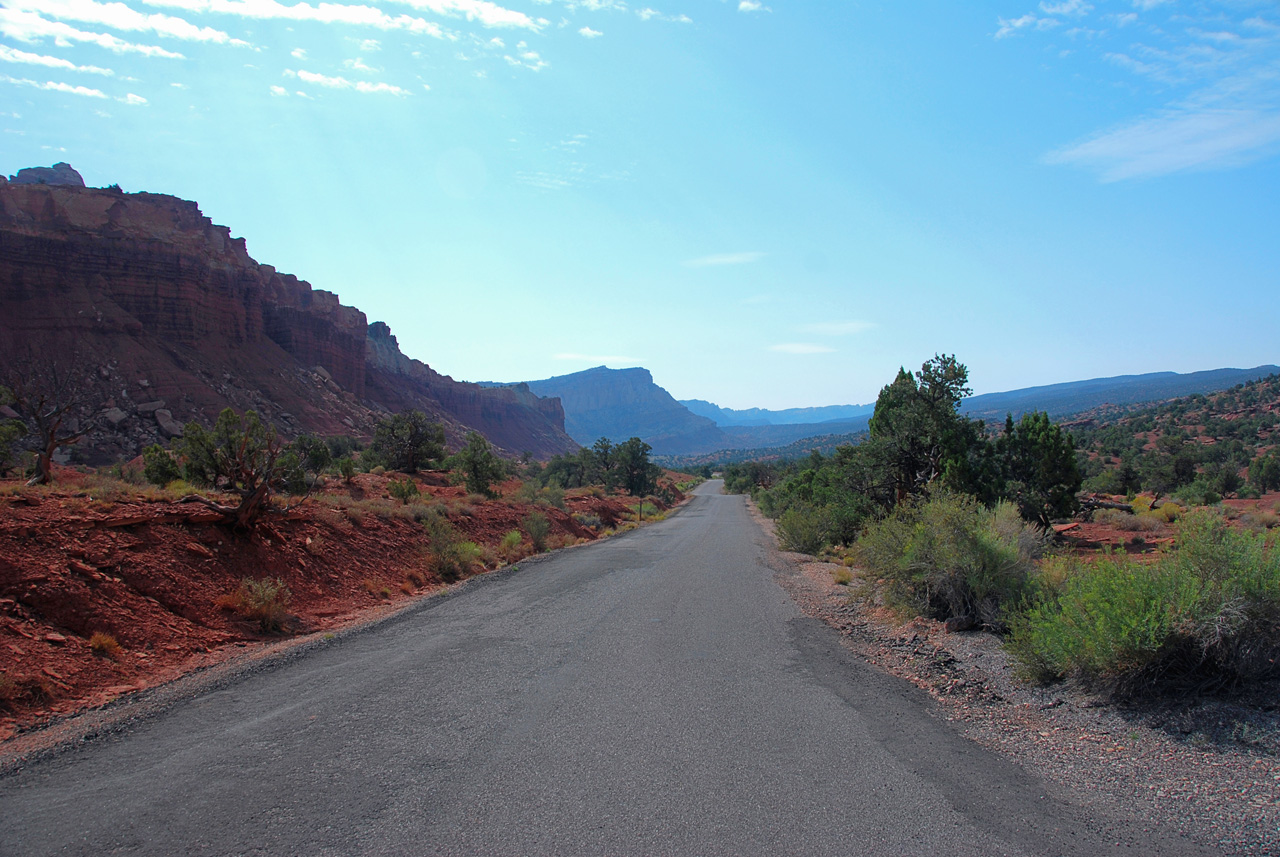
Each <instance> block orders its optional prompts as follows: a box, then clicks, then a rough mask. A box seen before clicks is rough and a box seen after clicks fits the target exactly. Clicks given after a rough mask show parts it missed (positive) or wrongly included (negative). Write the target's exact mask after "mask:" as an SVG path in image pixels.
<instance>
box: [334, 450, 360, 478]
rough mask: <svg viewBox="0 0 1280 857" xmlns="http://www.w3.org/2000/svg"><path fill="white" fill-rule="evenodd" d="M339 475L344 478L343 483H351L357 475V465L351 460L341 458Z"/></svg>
mask: <svg viewBox="0 0 1280 857" xmlns="http://www.w3.org/2000/svg"><path fill="white" fill-rule="evenodd" d="M337 467H338V473H339V474H340V475H341V476H342V481H343V482H347V483H350V482H351V480H352V479H354V478H355V475H356V463H355V462H354V461H352V460H351V458H350V457H349V456H348V457H344V458H339V459H338V462H337Z"/></svg>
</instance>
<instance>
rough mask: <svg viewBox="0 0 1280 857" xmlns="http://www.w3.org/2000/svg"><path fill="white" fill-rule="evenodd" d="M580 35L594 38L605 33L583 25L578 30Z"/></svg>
mask: <svg viewBox="0 0 1280 857" xmlns="http://www.w3.org/2000/svg"><path fill="white" fill-rule="evenodd" d="M578 35H580V36H584V37H586V38H588V39H594V38H596V37H597V36H603V35H604V33H602V32H600V31H599V30H593V29H591V28H590V27H583V28H582V29H581V30H578Z"/></svg>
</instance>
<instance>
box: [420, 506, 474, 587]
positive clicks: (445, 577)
mask: <svg viewBox="0 0 1280 857" xmlns="http://www.w3.org/2000/svg"><path fill="white" fill-rule="evenodd" d="M422 526H423V528H424V529H425V530H426V531H427V541H428V543H429V545H430V549H431V566H432V570H433V571H435V573H436V574H437V575H438V576H439V578H440V579H441V580H442V581H444V582H446V583H449V582H452V581H455V580H458V579H459V578H462V577H466V576H467V575H469V574H471V572H472V571H473V570H474V567H475V563H476V561H477V560H479V558H480V548H479V546H477V545H476V543H475V542H469V541H465V540H463V538H462V537H461V536H460V535H459V534H458V531H457V530H456V529H454V527H453V525H452V524H450V523H449V519H448V518H446V517H445V516H444V514H443V513H442V512H440V511H439V510H438V509H432V510H431V512H430V514H428V515H427V517H426V519H425V520H424V521H423V522H422Z"/></svg>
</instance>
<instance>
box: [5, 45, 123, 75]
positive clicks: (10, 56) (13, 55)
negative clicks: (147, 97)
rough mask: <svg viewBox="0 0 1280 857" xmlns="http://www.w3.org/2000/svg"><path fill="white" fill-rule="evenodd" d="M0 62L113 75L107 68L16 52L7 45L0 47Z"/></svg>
mask: <svg viewBox="0 0 1280 857" xmlns="http://www.w3.org/2000/svg"><path fill="white" fill-rule="evenodd" d="M0 60H3V61H4V62H12V63H25V64H27V65H39V66H44V67H46V68H60V69H63V70H65V71H76V72H82V73H85V74H101V75H106V76H107V77H110V76H112V75H114V74H115V72H114V71H112V70H111V69H109V68H99V67H98V66H96V65H76V64H75V63H73V62H71V60H64V59H62V58H61V57H47V56H43V55H41V54H32V53H27V52H26V51H20V50H16V49H14V48H11V47H8V46H7V45H0Z"/></svg>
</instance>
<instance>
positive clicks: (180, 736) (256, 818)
mask: <svg viewBox="0 0 1280 857" xmlns="http://www.w3.org/2000/svg"><path fill="white" fill-rule="evenodd" d="M719 490H720V483H718V482H709V483H706V484H705V485H703V486H702V487H701V488H700V489H699V490H698V492H697V495H696V496H695V498H694V499H693V500H692V501H691V503H690V504H689V505H688V506H687V507H686V508H685V509H683V510H682V511H681V512H680V513H679V514H677V515H675V516H674V517H673V518H672V519H670V520H668V521H665V522H662V523H659V524H656V525H653V526H650V527H647V528H644V529H642V530H639V531H636V532H634V533H631V534H628V535H626V536H623V537H619V538H616V539H610V540H607V541H604V542H601V543H599V544H596V545H592V546H589V547H583V548H577V549H574V550H569V551H563V552H561V553H559V554H557V555H555V556H553V557H550V558H546V559H542V560H539V561H536V562H532V563H526V564H525V566H524V568H522V569H521V570H520V571H518V572H516V573H509V574H500V575H493V576H490V577H487V578H480V579H476V580H474V581H472V582H471V583H470V584H468V585H467V586H465V587H463V588H462V589H461V590H460V591H458V592H457V593H456V594H453V595H450V596H447V597H442V598H437V599H432V600H428V601H425V602H424V603H423V606H422V607H420V608H418V609H414V610H411V611H409V612H407V613H405V614H401V615H400V616H398V617H397V618H395V619H393V620H390V621H388V622H384V623H382V624H380V625H377V626H375V627H372V628H370V629H368V630H365V631H362V632H360V633H357V634H353V635H348V636H345V637H340V638H338V639H337V640H335V641H333V642H332V643H329V644H328V645H325V646H321V647H319V648H318V649H315V650H313V651H310V652H308V653H306V654H305V655H303V656H299V657H296V658H288V659H284V660H283V662H281V663H279V664H276V665H273V666H271V667H269V668H266V669H263V670H260V671H257V672H255V673H251V674H249V675H247V676H244V677H242V678H240V679H238V680H235V681H233V682H231V683H229V684H228V685H226V686H224V687H221V688H215V689H213V690H212V691H208V692H203V693H200V694H197V695H195V696H193V697H191V698H189V699H186V700H183V701H181V702H178V703H177V704H175V705H173V706H171V707H169V708H167V709H166V710H164V711H162V712H161V713H159V714H158V715H157V716H155V717H153V718H151V719H148V720H146V721H143V722H141V723H137V724H134V725H131V726H128V727H127V728H125V729H124V730H123V731H120V732H117V733H115V734H110V735H107V736H103V737H100V738H98V739H96V740H93V741H89V742H87V743H84V744H82V745H80V746H78V747H74V748H72V749H68V750H65V751H63V752H60V753H58V754H56V755H53V756H52V757H49V758H45V759H43V760H41V761H39V762H37V763H35V764H32V765H30V766H28V767H27V768H25V769H23V770H20V771H17V772H15V773H12V774H10V775H8V776H6V777H4V778H2V779H0V854H4V855H43V854H84V855H105V854H134V853H138V854H164V855H180V854H210V855H214V854H217V855H223V854H227V855H229V854H236V855H240V854H299V855H352V854H370V855H383V854H385V855H415V854H422V855H428V854H477V855H508V854H511V855H516V854H529V855H536V854H555V855H574V854H600V855H604V854H619V855H629V854H646V855H666V854H671V855H722V854H723V855H739V854H741V855H748V854H770V855H772V854H833V855H835V854H839V855H894V857H901V855H913V854H920V855H925V854H928V855H947V856H948V857H959V855H1001V854H1045V855H1057V854H1082V855H1086V854H1087V855H1096V854H1105V853H1124V854H1126V855H1142V854H1162V855H1178V854H1198V853H1201V852H1200V851H1198V850H1197V849H1196V848H1194V847H1193V846H1191V845H1190V844H1188V843H1186V842H1184V841H1182V840H1179V839H1177V838H1176V837H1175V836H1174V835H1173V834H1171V833H1170V834H1167V836H1166V835H1162V833H1161V832H1160V831H1153V830H1150V829H1144V828H1143V826H1142V825H1140V824H1138V823H1135V822H1132V821H1128V820H1125V819H1123V818H1121V817H1118V816H1116V815H1115V814H1114V813H1112V814H1110V815H1108V814H1104V813H1102V812H1101V811H1100V810H1098V809H1097V808H1090V807H1089V806H1087V805H1085V804H1083V803H1081V802H1080V801H1079V800H1078V799H1075V798H1073V797H1072V796H1070V795H1066V794H1063V793H1062V792H1061V791H1059V790H1057V789H1055V788H1053V787H1050V786H1048V785H1046V784H1045V783H1044V782H1042V781H1040V780H1039V779H1038V778H1036V777H1035V776H1034V775H1033V774H1032V773H1029V772H1027V771H1024V770H1022V769H1021V768H1019V767H1017V766H1016V765H1013V764H1011V763H1009V762H1007V761H1004V760H1002V759H1001V758H1000V757H999V756H997V755H995V754H992V753H990V752H988V751H986V750H984V749H982V748H980V747H978V746H977V745H976V744H973V743H971V742H969V741H967V740H965V739H964V738H962V737H960V736H959V735H958V734H957V733H956V732H955V731H954V729H953V728H952V727H951V726H950V725H949V724H948V723H947V722H946V721H945V719H944V718H942V717H940V716H938V713H937V711H936V710H935V709H934V707H933V705H932V703H931V701H930V700H929V699H928V697H927V696H925V695H924V694H922V693H921V692H919V691H918V690H917V689H916V688H914V687H912V686H910V685H908V684H907V683H905V682H902V681H900V680H898V679H894V678H892V677H888V676H885V675H883V674H880V673H878V672H876V671H874V670H872V669H870V668H868V667H866V666H864V665H862V664H861V663H860V662H859V661H857V660H856V658H853V657H852V656H850V655H848V654H847V653H846V652H845V651H844V650H843V649H842V648H841V647H840V645H839V642H838V640H837V638H836V635H835V634H834V633H833V632H832V631H830V629H828V628H827V627H826V626H825V625H822V624H821V623H818V622H816V621H815V620H812V619H807V618H805V617H804V616H802V615H801V613H800V611H799V610H798V608H797V607H796V606H795V605H794V604H793V603H792V602H791V601H790V599H789V598H788V597H787V595H786V594H785V593H784V592H783V590H782V589H781V588H780V587H779V586H778V584H777V583H776V582H775V580H774V571H773V570H772V569H771V568H770V567H769V566H768V565H767V564H766V561H765V560H766V550H765V547H764V542H763V538H764V537H763V535H762V533H761V532H760V530H759V528H758V527H757V526H756V525H755V524H754V522H752V521H751V519H750V518H749V516H748V514H747V512H746V509H745V506H744V503H743V500H742V498H740V497H731V496H723V495H721V494H720V493H719Z"/></svg>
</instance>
